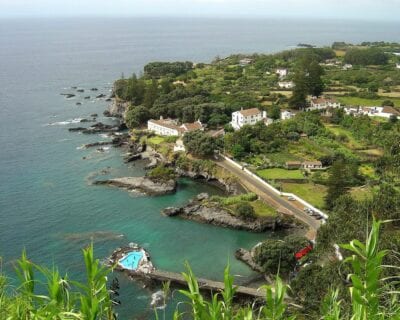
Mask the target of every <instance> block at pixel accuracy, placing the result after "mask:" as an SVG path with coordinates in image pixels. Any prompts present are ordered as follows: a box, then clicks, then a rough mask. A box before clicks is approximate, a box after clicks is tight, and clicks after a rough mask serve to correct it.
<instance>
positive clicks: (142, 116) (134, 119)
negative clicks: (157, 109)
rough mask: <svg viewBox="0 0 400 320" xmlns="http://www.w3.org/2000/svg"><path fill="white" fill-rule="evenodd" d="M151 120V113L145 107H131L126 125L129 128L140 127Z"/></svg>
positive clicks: (126, 116)
mask: <svg viewBox="0 0 400 320" xmlns="http://www.w3.org/2000/svg"><path fill="white" fill-rule="evenodd" d="M149 118H150V113H149V111H148V109H147V108H146V107H145V106H136V107H135V106H130V107H129V109H128V111H127V113H126V115H125V123H126V125H127V127H128V128H130V129H133V128H137V127H140V126H141V125H142V124H144V123H145V122H146V121H147V120H149Z"/></svg>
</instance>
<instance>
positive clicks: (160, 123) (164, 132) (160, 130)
mask: <svg viewBox="0 0 400 320" xmlns="http://www.w3.org/2000/svg"><path fill="white" fill-rule="evenodd" d="M147 130H149V131H153V132H154V133H156V134H158V135H160V136H179V134H180V132H181V131H180V129H179V126H178V125H177V122H176V120H172V119H163V117H160V119H159V120H154V119H150V120H149V121H147Z"/></svg>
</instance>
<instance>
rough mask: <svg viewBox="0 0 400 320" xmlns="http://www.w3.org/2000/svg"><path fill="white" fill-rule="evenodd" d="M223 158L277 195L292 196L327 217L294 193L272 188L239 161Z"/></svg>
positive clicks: (326, 217)
mask: <svg viewBox="0 0 400 320" xmlns="http://www.w3.org/2000/svg"><path fill="white" fill-rule="evenodd" d="M223 157H224V159H225V160H226V161H228V162H229V163H231V164H232V165H234V166H236V167H238V168H239V169H241V170H243V171H244V172H246V173H247V174H248V175H250V176H252V177H253V178H254V179H256V180H257V181H259V182H260V183H262V184H263V185H264V186H266V187H267V188H268V189H270V190H271V191H272V192H274V193H276V194H277V195H279V196H283V197H293V198H294V199H296V200H297V201H298V202H300V203H301V204H303V205H304V206H306V207H307V208H310V209H312V210H313V211H314V212H316V213H318V214H319V215H320V216H322V217H323V218H324V219H328V215H327V214H326V213H324V212H322V211H321V210H319V209H317V208H315V207H314V206H313V205H311V204H310V203H308V202H307V201H305V200H303V199H302V198H300V197H298V196H297V195H295V194H294V193H288V192H281V191H279V190H278V189H276V188H274V187H273V186H271V185H270V184H269V183H268V182H266V181H265V180H263V179H261V178H260V177H259V176H257V175H256V174H254V173H253V172H251V171H250V170H248V169H246V168H245V167H243V166H241V165H240V164H239V163H237V162H236V161H233V160H232V159H230V158H228V157H227V156H223Z"/></svg>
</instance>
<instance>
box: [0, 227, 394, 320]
mask: <svg viewBox="0 0 400 320" xmlns="http://www.w3.org/2000/svg"><path fill="white" fill-rule="evenodd" d="M380 225H381V222H375V221H374V222H373V224H372V228H371V231H370V233H369V236H368V237H367V239H366V241H365V244H364V243H361V242H360V241H358V240H353V241H351V242H350V243H349V244H346V245H342V246H341V247H342V249H345V250H348V251H349V252H350V253H351V256H349V257H348V258H347V259H346V260H345V261H344V263H345V264H346V265H349V267H350V270H351V272H350V274H349V275H348V290H349V292H350V297H351V298H350V299H351V301H350V303H351V310H350V311H348V312H346V311H344V310H343V308H342V302H343V301H340V300H339V298H338V296H339V295H338V291H337V290H336V289H334V288H332V290H331V293H330V294H328V296H327V297H326V299H325V300H324V302H323V305H322V306H321V314H320V316H319V319H329V320H339V319H352V320H369V319H399V318H400V303H399V302H398V300H397V298H398V292H397V291H396V286H397V283H398V281H397V277H395V278H384V277H383V276H382V272H383V269H384V268H385V267H388V266H383V265H382V261H383V258H384V257H385V255H386V254H387V251H386V250H379V230H380ZM83 256H84V261H85V266H86V277H87V280H86V283H79V282H76V281H71V280H69V279H68V277H67V276H66V275H65V276H64V277H62V276H60V274H59V272H58V270H57V269H52V270H49V269H46V268H43V267H40V266H37V265H35V264H33V263H32V262H31V261H29V260H28V258H27V256H26V254H25V252H23V254H22V257H21V258H20V259H19V260H18V261H17V267H16V272H17V275H18V279H19V281H20V285H19V286H18V287H11V286H9V285H8V284H7V279H6V277H5V276H0V319H10V320H13V319H90V320H95V319H109V320H111V319H115V315H114V313H113V308H112V300H111V298H110V292H109V291H108V289H107V286H106V285H107V277H106V276H107V274H108V273H109V272H111V269H109V268H105V267H103V266H101V265H100V263H99V260H95V259H94V257H93V246H89V247H88V248H87V249H84V250H83ZM186 268H187V272H186V273H184V274H183V275H184V278H185V279H186V282H187V286H188V289H187V290H180V292H181V293H182V294H183V295H185V296H186V297H187V298H188V301H186V307H183V305H182V304H178V307H177V309H176V311H175V313H174V316H173V318H174V319H176V320H179V319H200V320H203V319H207V320H208V319H215V320H219V319H221V320H225V319H246V320H253V319H254V320H255V319H260V320H261V319H262V320H280V319H303V318H304V316H306V315H307V312H306V310H302V307H301V306H297V305H292V304H291V303H290V302H289V301H290V300H289V299H288V294H289V293H290V288H289V287H288V286H287V285H285V284H284V283H283V282H282V280H281V279H280V278H279V277H277V278H276V280H275V284H274V285H273V286H269V285H268V286H263V287H262V288H261V290H264V291H265V301H264V304H263V305H262V306H261V307H259V308H256V307H255V306H254V305H248V306H247V307H239V306H238V305H236V304H234V303H233V300H234V297H235V293H236V290H237V289H236V287H235V286H234V285H233V276H232V275H230V272H229V266H228V267H227V268H226V269H225V273H224V284H225V288H224V290H222V291H221V292H219V293H216V294H214V295H212V297H211V299H207V298H205V296H203V294H202V293H201V292H200V287H199V284H198V282H197V280H196V277H195V275H194V274H193V273H192V271H191V269H190V267H189V265H187V266H186ZM392 268H396V267H393V266H392ZM35 272H39V274H40V276H42V277H44V279H45V280H44V281H39V280H37V279H36V277H35ZM37 292H42V294H38V293H37ZM181 309H183V310H184V311H181Z"/></svg>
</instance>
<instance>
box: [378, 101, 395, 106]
mask: <svg viewBox="0 0 400 320" xmlns="http://www.w3.org/2000/svg"><path fill="white" fill-rule="evenodd" d="M381 106H382V107H386V106H388V107H394V102H393V101H392V100H384V101H382V104H381Z"/></svg>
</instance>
